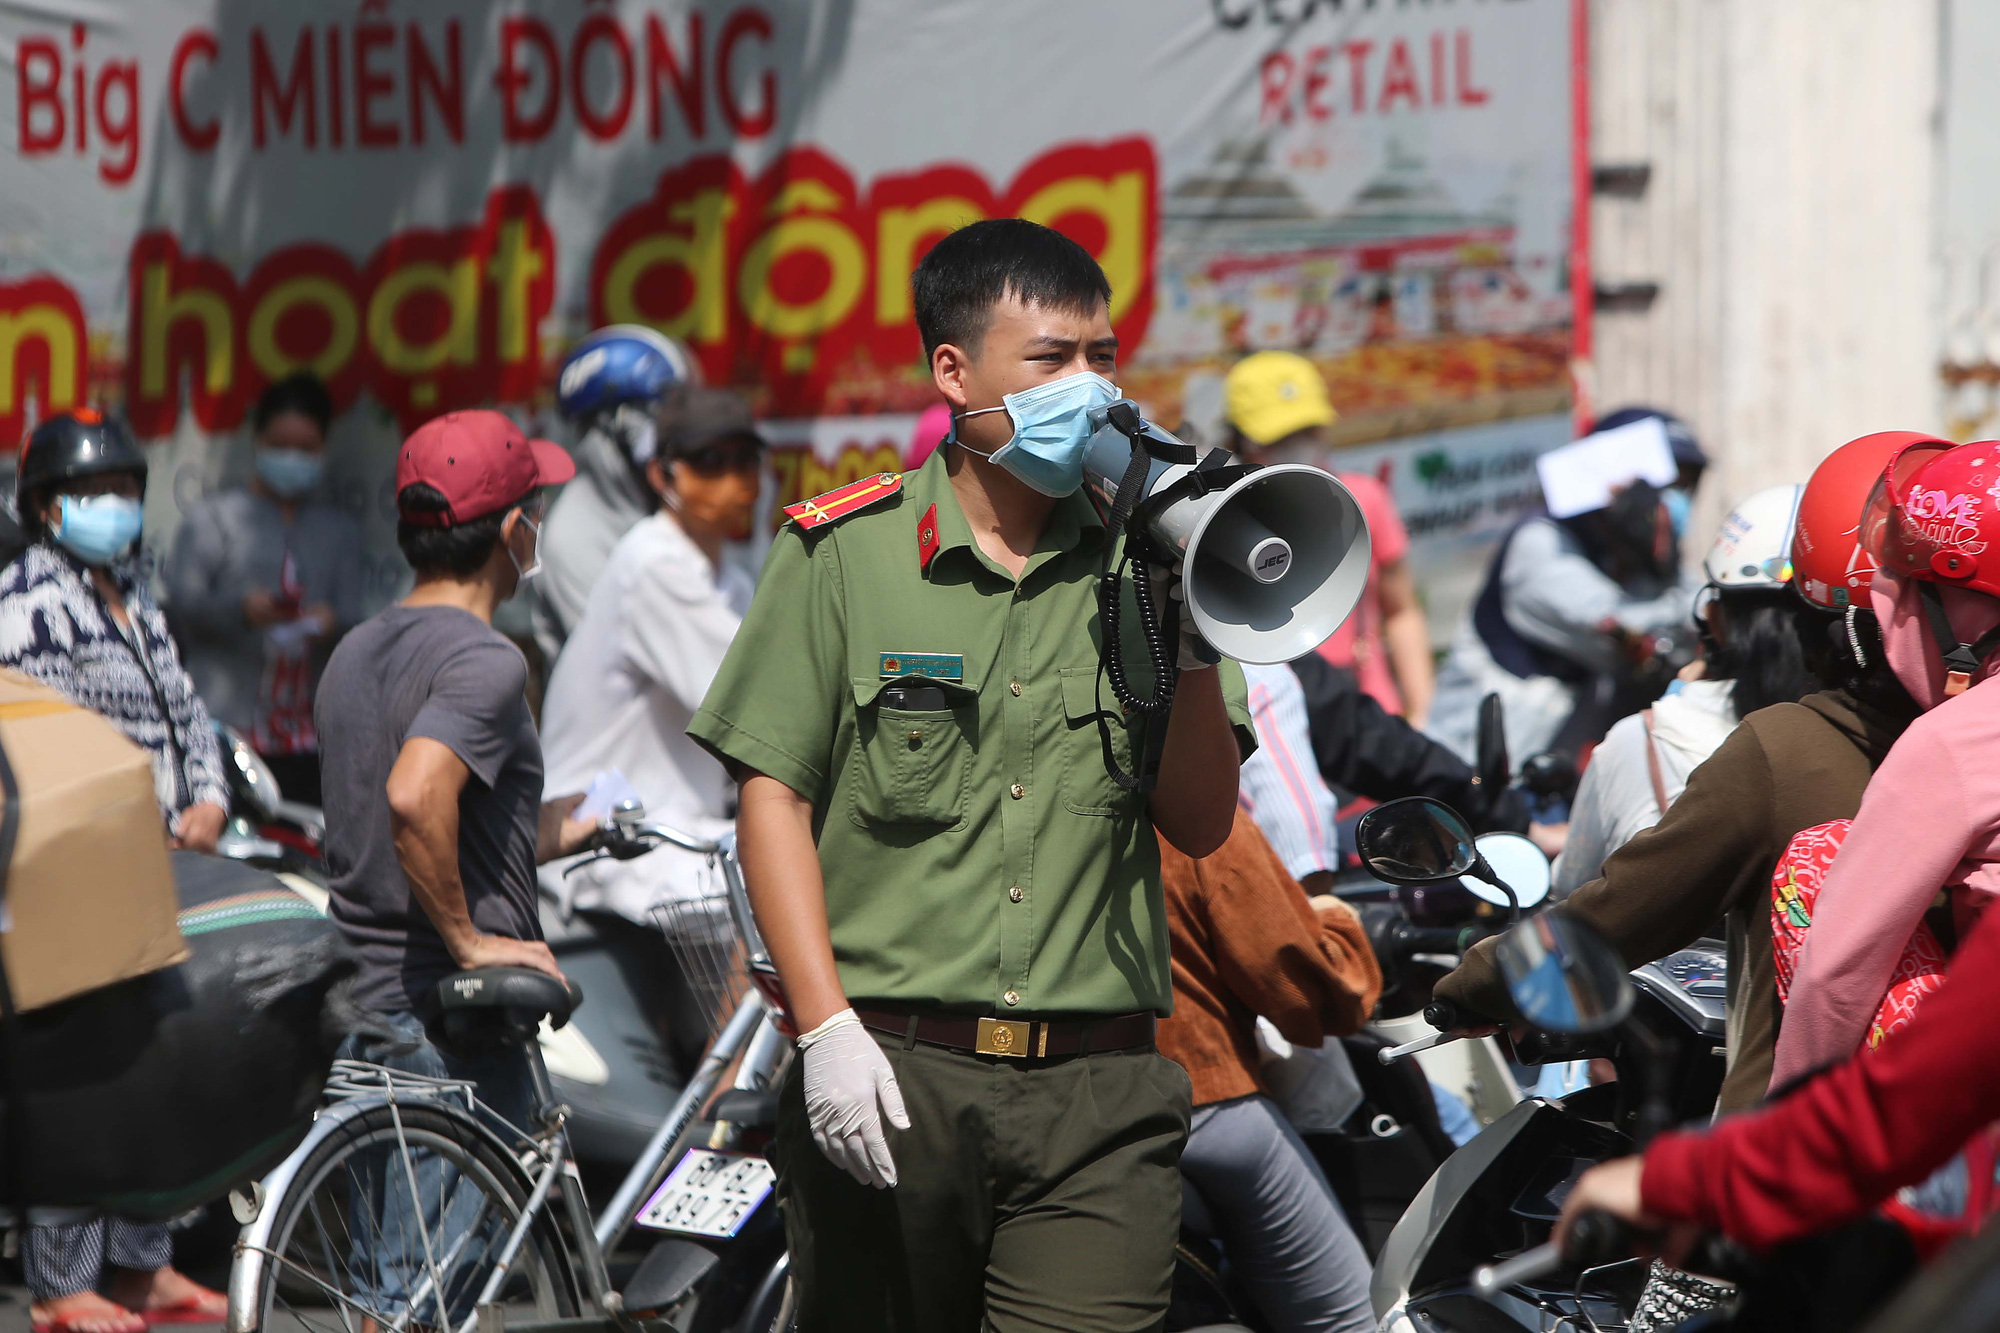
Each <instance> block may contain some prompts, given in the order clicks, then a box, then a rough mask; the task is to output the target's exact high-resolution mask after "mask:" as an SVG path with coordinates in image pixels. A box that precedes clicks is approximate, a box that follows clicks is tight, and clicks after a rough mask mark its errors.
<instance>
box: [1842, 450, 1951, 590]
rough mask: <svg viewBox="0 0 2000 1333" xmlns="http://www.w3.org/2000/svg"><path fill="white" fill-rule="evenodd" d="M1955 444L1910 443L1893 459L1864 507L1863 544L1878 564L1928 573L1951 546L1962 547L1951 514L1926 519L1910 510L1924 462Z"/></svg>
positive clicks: (1904, 573)
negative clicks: (1914, 482) (1913, 488)
mask: <svg viewBox="0 0 2000 1333" xmlns="http://www.w3.org/2000/svg"><path fill="white" fill-rule="evenodd" d="M1955 447H1956V446H1955V445H1949V444H1945V443H1943V442H1942V441H1925V442H1924V443H1922V444H1911V445H1906V446H1904V447H1903V448H1901V449H1898V450H1897V451H1896V453H1895V455H1894V456H1893V457H1892V458H1890V460H1889V466H1888V467H1886V468H1884V469H1883V470H1882V475H1881V477H1880V478H1879V479H1878V480H1877V481H1876V482H1875V489H1874V490H1872V491H1870V492H1869V494H1868V504H1867V506H1866V507H1865V508H1864V509H1863V510H1862V511H1861V532H1860V538H1861V548H1862V549H1863V550H1865V551H1867V552H1868V554H1869V555H1871V556H1873V557H1874V559H1875V563H1876V566H1877V567H1878V568H1881V569H1886V570H1888V571H1889V572H1890V573H1892V574H1895V575H1898V576H1908V575H1911V574H1919V573H1921V574H1926V575H1927V574H1929V573H1930V572H1931V558H1932V557H1933V556H1935V555H1936V554H1937V553H1938V552H1940V551H1942V550H1945V549H1946V548H1947V547H1951V548H1952V549H1957V550H1963V549H1964V543H1963V541H1962V540H1959V539H1958V538H1959V537H1962V534H1958V535H1957V536H1955V535H1954V534H1955V525H1954V523H1953V522H1952V520H1951V518H1950V516H1948V515H1946V516H1940V517H1923V516H1919V515H1917V514H1913V513H1911V512H1910V510H1909V508H1908V506H1907V503H1906V502H1907V501H1908V499H1909V494H1910V482H1911V481H1912V480H1913V479H1914V478H1915V477H1916V475H1917V473H1918V472H1920V471H1922V470H1923V468H1924V465H1925V464H1927V463H1929V462H1930V461H1931V460H1932V459H1934V458H1936V457H1938V455H1940V454H1942V453H1944V452H1946V451H1947V450H1949V449H1952V448H1955Z"/></svg>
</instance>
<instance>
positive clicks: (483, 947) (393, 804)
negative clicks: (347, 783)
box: [386, 736, 562, 978]
mask: <svg viewBox="0 0 2000 1333" xmlns="http://www.w3.org/2000/svg"><path fill="white" fill-rule="evenodd" d="M471 776H472V773H471V770H470V769H468V768H466V766H465V763H464V761H462V760H461V759H460V758H459V757H458V756H457V755H456V754H453V753H452V750H451V747H450V746H448V745H445V744H444V743H443V742H441V741H434V740H431V739H430V738H429V737H427V736H415V737H412V738H411V739H410V740H408V741H405V742H404V743H403V748H402V751H401V752H400V753H398V754H397V756H396V764H395V767H394V768H392V769H390V770H389V781H388V783H387V788H386V790H387V794H388V798H389V828H390V831H391V833H392V834H393V835H394V837H395V840H396V860H397V862H398V863H399V864H401V866H402V867H403V875H404V877H405V878H406V879H408V880H409V881H410V892H411V894H412V895H414V896H415V898H416V900H417V905H418V906H419V907H422V908H423V909H424V915H425V916H427V917H429V918H430V922H431V925H432V926H433V927H434V928H435V929H436V930H437V933H438V935H439V936H440V937H441V938H442V939H443V940H444V947H445V948H446V949H447V950H448V951H449V952H450V953H451V957H452V961H453V962H455V963H457V964H458V965H459V966H460V967H463V968H473V967H531V968H534V969H535V970H536V971H538V972H546V973H548V974H549V975H550V976H552V977H556V978H561V977H562V971H561V969H559V968H558V967H557V966H556V958H555V955H554V954H553V953H550V952H549V946H548V945H546V944H544V943H542V942H541V941H539V940H515V939H508V938H506V937H505V936H501V935H484V934H481V933H480V931H479V928H478V927H476V926H474V925H473V924H472V914H471V913H470V912H469V911H468V910H467V909H466V905H465V883H464V881H463V880H461V879H460V878H459V875H458V798H459V795H460V793H462V792H463V791H464V790H465V784H466V782H467V780H468V779H470V778H471Z"/></svg>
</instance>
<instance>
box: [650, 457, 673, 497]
mask: <svg viewBox="0 0 2000 1333" xmlns="http://www.w3.org/2000/svg"><path fill="white" fill-rule="evenodd" d="M646 484H647V485H648V486H650V487H652V488H653V494H654V495H655V496H656V497H658V498H659V499H662V500H664V499H666V496H667V492H668V491H669V490H671V489H673V474H671V473H670V472H668V471H667V463H666V460H665V459H663V458H661V457H660V456H659V455H658V454H654V455H653V456H652V457H651V458H649V459H647V460H646Z"/></svg>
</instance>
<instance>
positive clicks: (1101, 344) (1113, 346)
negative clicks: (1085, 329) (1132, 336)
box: [1090, 333, 1118, 352]
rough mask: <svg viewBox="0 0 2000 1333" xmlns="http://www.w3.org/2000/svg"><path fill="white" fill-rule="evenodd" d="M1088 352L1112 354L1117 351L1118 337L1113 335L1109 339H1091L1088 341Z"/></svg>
mask: <svg viewBox="0 0 2000 1333" xmlns="http://www.w3.org/2000/svg"><path fill="white" fill-rule="evenodd" d="M1090 350H1091V351H1093V352H1095V351H1100V350H1104V351H1112V352H1115V351H1117V350H1118V335H1117V334H1115V333H1114V334H1111V335H1110V336H1109V337H1105V338H1092V339H1091V340H1090Z"/></svg>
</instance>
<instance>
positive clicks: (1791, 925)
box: [1771, 819, 2000, 1259]
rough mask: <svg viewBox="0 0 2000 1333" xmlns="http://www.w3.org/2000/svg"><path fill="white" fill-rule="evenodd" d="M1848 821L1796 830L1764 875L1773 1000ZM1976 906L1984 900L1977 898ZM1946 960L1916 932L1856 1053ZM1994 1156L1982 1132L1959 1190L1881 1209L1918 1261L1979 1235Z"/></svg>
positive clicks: (1926, 989)
mask: <svg viewBox="0 0 2000 1333" xmlns="http://www.w3.org/2000/svg"><path fill="white" fill-rule="evenodd" d="M1853 822H1854V821H1852V820H1849V819H1836V820H1832V821H1830V822H1828V823H1825V824H1819V825H1816V826H1814V827H1812V828H1809V829H1801V830H1800V831H1799V832H1798V833H1797V834H1796V835H1795V836H1794V837H1793V838H1792V840H1791V842H1790V843H1789V844H1787V845H1786V847H1785V851H1784V854H1783V855H1781V856H1780V857H1779V858H1778V864H1777V868H1776V869H1775V870H1774V871H1773V872H1772V875H1771V953H1772V963H1773V966H1774V969H1775V971H1776V973H1777V980H1778V1000H1779V1002H1780V1003H1781V1004H1782V1003H1783V1002H1784V1001H1786V1000H1787V999H1789V998H1790V997H1791V990H1792V977H1793V974H1794V972H1795V971H1796V969H1797V967H1798V959H1799V953H1800V952H1801V951H1802V950H1803V949H1804V948H1805V945H1806V935H1807V933H1808V932H1809V931H1810V930H1811V929H1812V913H1813V908H1814V906H1815V905H1816V904H1817V903H1818V901H1819V891H1820V887H1821V885H1823V884H1824V883H1825V882H1826V875H1827V871H1828V870H1830V869H1831V868H1832V866H1833V859H1834V857H1835V856H1837V855H1838V854H1839V852H1840V845H1841V843H1842V842H1843V841H1845V839H1846V837H1847V830H1848V828H1849V827H1850V826H1851V825H1852V824H1853ZM1980 897H1981V899H1982V901H1983V899H1984V898H1985V895H1980ZM1949 965H1950V960H1949V959H1948V958H1947V957H1946V956H1945V951H1944V946H1943V945H1941V944H1939V943H1938V938H1937V936H1936V935H1935V934H1934V933H1933V932H1932V930H1931V928H1930V927H1929V926H1928V925H1922V924H1920V925H1918V927H1917V929H1916V933H1915V934H1913V935H1912V936H1911V937H1910V942H1909V943H1908V944H1907V945H1905V946H1904V948H1903V952H1902V953H1901V955H1899V956H1898V957H1897V959H1896V970H1895V971H1894V972H1892V973H1891V974H1890V978H1889V993H1888V994H1887V995H1886V996H1884V997H1883V999H1882V1007H1881V1008H1880V1009H1878V1010H1876V1011H1875V1018H1874V1020H1873V1021H1872V1022H1871V1023H1869V1025H1868V1037H1867V1040H1866V1041H1865V1042H1864V1043H1863V1049H1866V1050H1873V1049H1875V1048H1876V1047H1877V1046H1880V1045H1881V1044H1882V1039H1883V1038H1884V1037H1886V1036H1888V1035H1889V1034H1890V1033H1892V1032H1896V1031H1898V1030H1899V1029H1901V1028H1904V1027H1907V1026H1908V1025H1909V1023H1910V1020H1912V1019H1913V1018H1915V1017H1916V1014H1917V1006H1918V1005H1919V1004H1921V1003H1922V1002H1923V1000H1924V999H1925V997H1927V996H1929V995H1932V994H1934V993H1936V992H1937V991H1938V990H1939V989H1941V988H1942V987H1943V985H1944V978H1945V970H1946V968H1947V967H1948V966H1949ZM1996 1150H2000V1127H1995V1126H1989V1127H1988V1128H1986V1129H1984V1130H1981V1131H1980V1132H1979V1133H1977V1134H1975V1135H1973V1137H1972V1139H1971V1140H1970V1141H1969V1142H1968V1143H1967V1144H1966V1146H1965V1150H1964V1152H1963V1153H1962V1154H1961V1155H1960V1161H1961V1162H1962V1164H1963V1165H1962V1168H1961V1169H1962V1170H1963V1171H1964V1182H1965V1183H1964V1185H1963V1187H1962V1188H1959V1189H1947V1190H1943V1191H1936V1192H1933V1191H1928V1190H1904V1191H1901V1192H1899V1193H1898V1194H1897V1195H1895V1196H1893V1197H1891V1198H1889V1199H1886V1200H1884V1201H1883V1203H1882V1212H1883V1213H1884V1214H1885V1215H1886V1216H1888V1217H1890V1218H1891V1219H1893V1220H1894V1221H1896V1222H1898V1223H1900V1224H1901V1225H1902V1226H1903V1228H1904V1229H1905V1230H1906V1231H1908V1232H1909V1233H1910V1238H1911V1241H1912V1242H1913V1243H1914V1244H1915V1245H1916V1247H1917V1252H1918V1254H1919V1255H1921V1256H1923V1257H1924V1258H1925V1259H1929V1258H1930V1257H1931V1256H1932V1255H1934V1254H1936V1253H1938V1252H1939V1251H1941V1250H1942V1249H1944V1248H1945V1247H1946V1246H1948V1245H1950V1244H1951V1243H1952V1242H1953V1241H1956V1240H1958V1239H1960V1238H1962V1237H1964V1236H1968V1235H1970V1234H1972V1232H1973V1231H1975V1230H1977V1229H1978V1226H1979V1223H1980V1222H1981V1221H1983V1220H1984V1219H1985V1217H1986V1216H1987V1214H1988V1213H1989V1212H1991V1211H1992V1208H1993V1203H1994V1167H1995V1164H1996V1160H1997V1159H1996Z"/></svg>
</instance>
